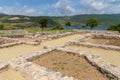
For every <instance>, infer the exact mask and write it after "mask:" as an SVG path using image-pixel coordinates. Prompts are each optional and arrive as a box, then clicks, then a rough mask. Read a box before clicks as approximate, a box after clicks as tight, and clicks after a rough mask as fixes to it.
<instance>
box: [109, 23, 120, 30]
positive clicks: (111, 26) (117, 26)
mask: <svg viewBox="0 0 120 80" xmlns="http://www.w3.org/2000/svg"><path fill="white" fill-rule="evenodd" d="M108 30H112V31H119V32H120V24H117V25H110V26H109V27H108Z"/></svg>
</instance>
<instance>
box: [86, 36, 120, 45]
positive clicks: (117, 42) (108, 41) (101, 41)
mask: <svg viewBox="0 0 120 80" xmlns="http://www.w3.org/2000/svg"><path fill="white" fill-rule="evenodd" d="M86 42H89V43H94V44H105V45H113V46H120V39H104V38H99V39H97V38H88V39H87V40H86Z"/></svg>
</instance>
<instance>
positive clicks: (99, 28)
mask: <svg viewBox="0 0 120 80" xmlns="http://www.w3.org/2000/svg"><path fill="white" fill-rule="evenodd" d="M107 28H108V26H97V27H94V28H93V30H107ZM64 29H65V30H74V29H80V30H90V27H89V26H87V27H81V26H65V27H64Z"/></svg>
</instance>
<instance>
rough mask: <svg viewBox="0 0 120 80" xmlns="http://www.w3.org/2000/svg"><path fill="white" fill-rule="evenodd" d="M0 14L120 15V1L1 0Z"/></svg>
mask: <svg viewBox="0 0 120 80" xmlns="http://www.w3.org/2000/svg"><path fill="white" fill-rule="evenodd" d="M0 13H7V14H15V15H29V16H64V15H68V16H69V15H76V14H115V13H120V0H0Z"/></svg>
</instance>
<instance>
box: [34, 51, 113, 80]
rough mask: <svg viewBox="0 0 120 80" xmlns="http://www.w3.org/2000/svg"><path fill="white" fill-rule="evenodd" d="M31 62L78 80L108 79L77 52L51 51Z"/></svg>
mask: <svg viewBox="0 0 120 80" xmlns="http://www.w3.org/2000/svg"><path fill="white" fill-rule="evenodd" d="M33 62H34V63H36V64H39V65H41V66H44V67H47V68H49V69H51V70H54V71H58V72H61V73H62V74H65V75H68V76H70V77H75V78H77V79H79V80H109V79H108V78H107V77H106V76H105V75H103V74H102V73H101V72H99V71H98V70H97V69H96V68H95V67H93V66H91V65H90V64H89V63H88V62H87V60H86V59H85V58H84V57H83V56H79V55H77V54H72V53H65V52H60V51H53V52H51V53H49V54H45V55H42V56H40V57H39V58H37V59H35V60H33ZM113 80H114V79H113Z"/></svg>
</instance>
